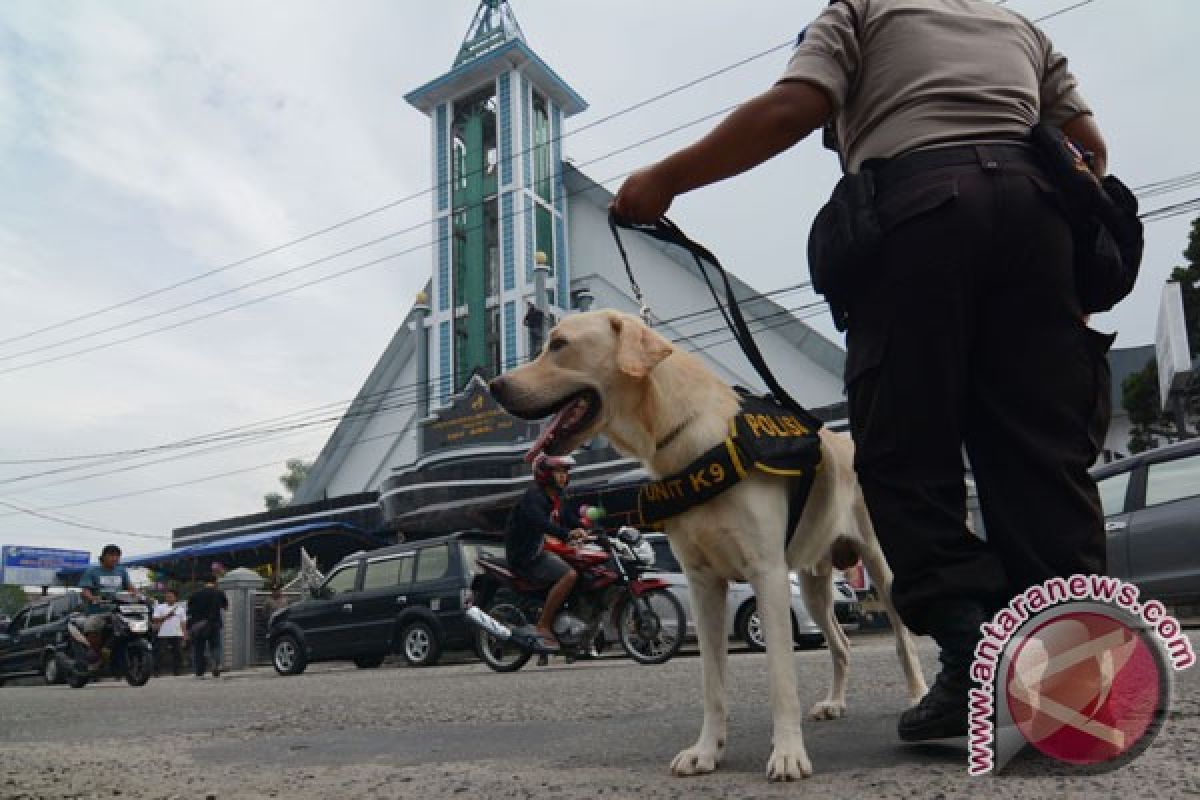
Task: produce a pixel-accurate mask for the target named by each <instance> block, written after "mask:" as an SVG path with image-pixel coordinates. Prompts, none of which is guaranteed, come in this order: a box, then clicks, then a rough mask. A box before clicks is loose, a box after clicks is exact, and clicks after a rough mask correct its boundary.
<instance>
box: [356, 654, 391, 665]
mask: <svg viewBox="0 0 1200 800" xmlns="http://www.w3.org/2000/svg"><path fill="white" fill-rule="evenodd" d="M384 658H385V656H384V654H383V653H376V654H375V655H370V656H358V657H357V658H355V659H354V666H356V667H358V668H359V669H375V668H376V667H378V666H379V665H380V664H382V663H383V659H384Z"/></svg>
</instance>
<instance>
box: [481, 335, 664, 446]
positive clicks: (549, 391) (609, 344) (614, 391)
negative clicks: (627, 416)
mask: <svg viewBox="0 0 1200 800" xmlns="http://www.w3.org/2000/svg"><path fill="white" fill-rule="evenodd" d="M673 349H674V348H673V347H672V345H671V343H670V342H668V341H667V340H666V339H664V338H663V337H662V336H660V335H659V334H657V333H655V332H654V331H652V330H651V329H650V328H648V327H646V325H645V324H643V323H642V321H641V320H640V319H638V318H637V317H635V316H633V315H632V314H621V313H618V312H615V311H591V312H588V313H585V314H575V315H572V316H570V317H567V318H566V319H564V320H563V321H562V322H560V323H559V324H558V325H556V326H555V327H554V329H553V330H551V331H550V336H549V337H548V338H547V340H546V346H545V347H544V348H543V350H542V353H541V355H539V356H538V357H537V359H536V360H534V361H533V362H531V363H529V364H526V365H525V366H523V367H520V368H518V369H515V370H512V371H511V372H508V373H506V374H504V375H502V376H500V377H499V378H496V379H495V380H494V381H492V382H491V384H490V388H491V392H492V396H493V397H495V398H496V401H497V402H498V403H500V405H502V406H504V408H505V409H507V410H508V412H509V413H510V414H512V415H514V416H517V417H520V418H521V419H529V420H535V419H543V418H544V417H548V416H551V415H554V419H553V420H551V422H550V424H549V425H547V426H546V428H545V430H544V431H543V432H542V435H541V437H540V438H539V439H538V440H537V441H536V442H534V444H533V446H532V447H531V448H530V450H529V454H528V456H527V458H533V457H534V456H536V455H537V454H538V453H540V452H545V453H547V454H548V455H563V454H566V453H569V452H571V451H572V450H574V449H575V448H577V447H579V446H580V445H581V444H583V443H584V442H586V441H587V440H588V439H591V438H592V437H593V436H595V435H596V434H597V433H599V432H600V431H602V430H604V429H605V427H606V425H607V424H608V422H609V419H610V415H611V407H612V406H613V405H614V404H619V403H620V402H621V401H622V400H626V399H628V398H633V399H634V401H635V402H636V398H637V397H638V396H640V393H639V392H637V391H636V384H637V382H638V381H643V380H645V379H646V376H647V375H648V374H649V373H650V371H651V370H652V369H654V367H655V366H657V365H658V364H659V362H661V361H662V360H663V359H664V358H666V357H667V356H669V355H670V354H671V352H672V350H673Z"/></svg>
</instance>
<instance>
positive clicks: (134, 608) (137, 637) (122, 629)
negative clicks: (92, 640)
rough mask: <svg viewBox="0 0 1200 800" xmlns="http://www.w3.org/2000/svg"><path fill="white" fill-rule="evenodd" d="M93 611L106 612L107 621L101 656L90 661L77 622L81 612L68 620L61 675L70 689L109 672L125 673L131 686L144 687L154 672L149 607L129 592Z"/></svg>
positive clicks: (81, 619) (118, 674)
mask: <svg viewBox="0 0 1200 800" xmlns="http://www.w3.org/2000/svg"><path fill="white" fill-rule="evenodd" d="M96 613H108V615H109V620H110V622H109V624H108V626H107V627H106V628H105V631H104V633H103V637H104V638H103V643H102V644H101V646H100V653H101V657H100V659H98V660H96V661H94V662H89V661H88V657H87V656H88V653H89V652H90V649H91V648H90V647H89V645H88V640H87V636H86V635H85V634H84V633H83V630H82V629H81V628H80V625H81V624H82V621H83V617H84V615H83V614H74V615H72V616H71V618H70V619H68V620H67V634H68V640H69V644H68V647H67V654H66V656H65V657H64V658H63V659H62V660H63V662H64V663H63V664H62V667H63V674H64V675H65V676H66V680H67V684H68V685H69V686H70V687H71V688H72V689H82V688H83V687H84V686H87V685H88V683H89V682H91V681H93V680H96V679H97V678H99V677H101V676H103V675H106V674H110V675H113V676H114V677H120V676H122V675H123V676H124V678H125V680H126V682H127V683H128V684H129V685H130V686H145V685H146V682H147V681H149V680H150V675H151V674H153V672H154V648H153V645H151V644H150V607H149V606H148V605H146V604H145V603H143V602H140V601H139V600H138V599H137V598H136V597H135V596H133V595H132V594H130V593H128V592H121V593H119V594H118V595H117V596H116V602H114V603H106V604H103V605H101V606H99V607H98V609H97V612H96Z"/></svg>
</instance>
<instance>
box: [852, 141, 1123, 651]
mask: <svg viewBox="0 0 1200 800" xmlns="http://www.w3.org/2000/svg"><path fill="white" fill-rule="evenodd" d="M973 151H974V152H975V153H978V154H979V160H978V162H977V163H975V164H970V165H960V166H952V167H939V168H935V169H930V170H923V171H919V172H916V173H915V174H908V175H898V176H897V179H895V180H890V179H889V177H888V171H887V170H886V169H885V170H884V171H882V172H881V173H880V187H879V213H880V222H881V224H882V226H883V227H884V231H885V236H884V244H883V252H882V258H880V259H879V260H878V262H877V263H876V264H875V265H874V266H873V267H872V268H871V269H870V270H868V272H870V273H872V274H871V275H870V276H869V277H868V279H867V280H865V281H864V285H862V286H860V287H858V289H857V293H856V295H855V297H854V298H853V299H852V302H851V305H850V309H851V311H850V328H849V331H848V333H847V359H846V384H847V392H848V397H849V409H850V411H849V413H850V423H851V428H852V431H853V434H854V439H855V443H856V447H857V452H856V457H855V466H856V469H857V471H858V475H859V480H860V482H861V483H862V487H863V491H864V494H865V497H866V501H867V505H868V508H869V509H870V513H871V519H872V521H873V522H874V525H875V528H876V531H877V533H878V536H879V539H880V541H881V543H882V545H883V549H884V553H885V554H886V556H887V558H888V560H889V562H890V564H891V567H892V569H893V571H894V573H895V582H894V586H893V594H894V599H895V603H896V606H897V609H898V611H899V613H900V616H901V617H902V618H903V620H904V622H905V623H906V624H907V625H908V626H909V627H910V628H912V629H913V630H914V631H917V632H918V633H931V632H933V631H931V630H930V626H931V624H932V625H934V626H936V622H931V621H930V619H933V620H936V618H937V614H936V613H935V614H933V615H932V617H931V618H927V614H929V612H930V611H931V610H933V611H934V612H937V611H942V614H943V616H944V613H945V611H944V609H946V608H947V607H950V608H952V607H953V606H954V605H955V604H956V603H961V601H964V600H966V601H976V602H978V603H980V604H982V606H983V608H984V610H985V611H987V612H988V613H991V612H992V611H994V610H995V609H997V608H998V607H999V606H1000V605H1002V604H1004V603H1006V602H1007V601H1008V600H1009V599H1011V598H1012V597H1013V596H1014V595H1015V594H1017V593H1019V592H1020V591H1022V590H1024V589H1025V588H1027V587H1028V586H1030V585H1032V584H1034V583H1037V582H1041V581H1043V580H1045V579H1047V578H1050V577H1052V576H1055V575H1071V574H1073V573H1102V572H1103V571H1104V569H1105V540H1104V529H1103V515H1102V512H1101V509H1100V503H1099V498H1098V496H1097V493H1096V487H1095V484H1094V482H1093V481H1092V480H1091V477H1090V476H1089V474H1088V467H1089V466H1090V465H1091V464H1092V463H1093V461H1094V460H1095V458H1096V455H1097V454H1098V452H1099V450H1100V448H1101V447H1102V444H1103V438H1104V433H1105V430H1106V429H1107V426H1108V417H1109V412H1110V408H1109V406H1110V400H1109V391H1110V390H1109V373H1108V366H1107V362H1106V361H1105V357H1104V354H1105V352H1106V351H1107V349H1108V346H1109V344H1111V338H1110V337H1107V336H1103V335H1101V334H1099V333H1096V332H1095V331H1092V330H1090V329H1088V328H1087V327H1086V325H1085V324H1084V321H1083V315H1082V313H1081V311H1080V308H1079V302H1078V300H1077V298H1076V291H1075V285H1074V273H1073V268H1072V252H1073V245H1072V241H1071V235H1070V231H1069V229H1068V227H1067V225H1066V223H1065V222H1064V220H1063V218H1062V217H1061V215H1060V214H1059V212H1058V210H1057V208H1056V206H1055V201H1054V196H1053V191H1052V187H1051V186H1050V185H1049V184H1048V183H1047V181H1046V179H1045V177H1044V176H1043V174H1042V173H1041V172H1040V171H1039V170H1038V168H1037V167H1036V166H1035V165H1034V163H1033V161H1032V160H1030V159H1028V158H1024V157H1020V156H1016V155H1013V154H1012V150H1011V149H1010V148H1006V149H1004V156H1003V157H997V156H996V154H995V153H989V149H988V148H987V147H986V146H983V145H980V146H978V147H975V148H973ZM893 163H895V162H893ZM893 174H895V171H894V172H893ZM868 284H869V285H868ZM964 445H965V447H966V452H967V454H968V456H969V459H970V463H971V468H972V470H973V475H974V480H975V485H976V489H977V492H978V495H979V500H980V504H981V508H982V512H983V518H984V526H985V528H986V542H985V541H982V540H980V539H979V538H977V537H976V536H974V535H972V534H971V533H970V532H969V530H968V528H967V525H966V516H967V512H966V487H965V483H964V465H963V456H962V452H963V447H964Z"/></svg>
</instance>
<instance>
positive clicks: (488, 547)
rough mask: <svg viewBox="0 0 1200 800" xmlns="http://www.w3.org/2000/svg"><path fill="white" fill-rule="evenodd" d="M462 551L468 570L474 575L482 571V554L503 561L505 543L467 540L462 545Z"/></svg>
mask: <svg viewBox="0 0 1200 800" xmlns="http://www.w3.org/2000/svg"><path fill="white" fill-rule="evenodd" d="M462 552H463V558H464V559H466V562H467V570H468V571H469V572H470V573H471V574H473V575H478V574H479V573H480V572H481V571H482V570H480V569H479V557H480V556H483V557H484V558H490V559H493V560H495V561H500V562H503V561H504V559H505V555H504V545H503V544H500V543H499V542H497V543H496V544H485V543H480V542H465V543H464V544H463V546H462Z"/></svg>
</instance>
